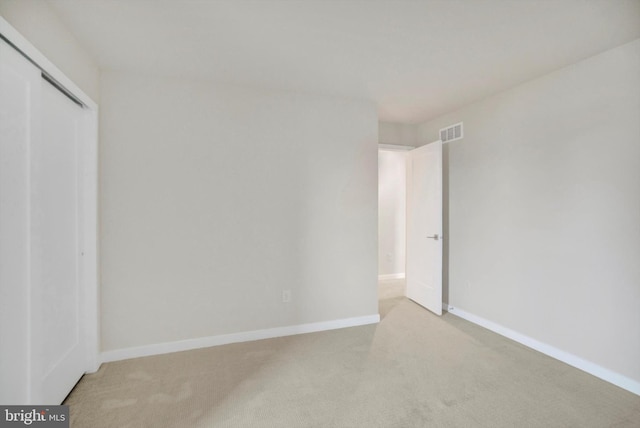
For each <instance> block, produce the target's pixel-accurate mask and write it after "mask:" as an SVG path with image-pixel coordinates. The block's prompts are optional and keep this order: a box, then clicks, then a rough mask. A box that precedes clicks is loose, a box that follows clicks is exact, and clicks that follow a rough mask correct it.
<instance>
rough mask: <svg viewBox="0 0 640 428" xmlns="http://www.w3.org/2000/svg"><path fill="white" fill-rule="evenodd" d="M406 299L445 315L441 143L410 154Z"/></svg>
mask: <svg viewBox="0 0 640 428" xmlns="http://www.w3.org/2000/svg"><path fill="white" fill-rule="evenodd" d="M406 227H407V253H406V284H407V288H406V289H407V297H408V298H409V299H411V300H413V301H414V302H416V303H418V304H420V305H422V306H424V307H425V308H427V309H429V310H430V311H432V312H433V313H435V314H437V315H442V239H443V238H442V142H440V141H436V142H434V143H431V144H427V145H426V146H422V147H419V148H417V149H414V150H411V151H409V152H408V153H407V225H406Z"/></svg>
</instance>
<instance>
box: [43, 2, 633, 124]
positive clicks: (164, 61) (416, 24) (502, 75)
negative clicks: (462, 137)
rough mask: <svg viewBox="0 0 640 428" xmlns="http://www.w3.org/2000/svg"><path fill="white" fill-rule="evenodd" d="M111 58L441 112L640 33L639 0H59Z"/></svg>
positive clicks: (87, 38)
mask: <svg viewBox="0 0 640 428" xmlns="http://www.w3.org/2000/svg"><path fill="white" fill-rule="evenodd" d="M49 3H50V4H51V5H52V7H53V8H54V10H55V11H56V12H57V13H58V15H59V16H60V18H61V19H62V21H63V22H64V23H65V24H66V25H67V26H68V27H69V29H70V30H71V31H72V32H73V33H74V34H75V35H76V36H77V38H78V39H79V40H80V41H81V43H83V44H84V46H85V47H86V49H87V51H88V52H89V53H90V54H92V55H93V56H94V57H95V58H96V59H97V61H98V63H99V65H100V67H101V68H103V69H111V70H123V71H131V72H136V73H152V74H154V75H162V76H173V77H185V78H198V79H200V78H204V79H213V80H216V81H220V82H226V83H233V84H240V85H250V86H261V87H269V88H277V89H288V90H298V91H307V92H315V93H323V94H331V95H337V96H344V97H352V98H361V99H368V100H372V101H374V102H375V103H376V104H377V106H378V111H379V115H380V119H381V120H386V121H396V122H405V123H413V122H420V121H425V120H428V119H432V118H434V117H437V116H439V115H441V114H444V113H446V112H449V111H452V110H454V109H456V108H459V107H461V106H463V105H466V104H468V103H470V102H473V101H475V100H478V99H481V98H484V97H486V96H488V95H491V94H493V93H496V92H499V91H501V90H504V89H507V88H509V87H511V86H514V85H516V84H518V83H520V82H524V81H526V80H529V79H532V78H535V77H537V76H540V75H542V74H545V73H548V72H550V71H553V70H556V69H558V68H561V67H564V66H566V65H569V64H572V63H574V62H576V61H579V60H581V59H583V58H587V57H589V56H591V55H594V54H597V53H599V52H602V51H604V50H607V49H610V48H612V47H615V46H619V45H621V44H624V43H626V42H628V41H631V40H633V39H636V38H638V37H640V0H507V1H505V0H446V1H434V0H424V1H398V0H396V1H393V0H386V1H375V0H369V1H357V0H351V1H349V0H344V1H328V0H325V1H316V0H298V1H295V0H285V1H283V0H257V1H239V0H232V1H231V0H229V1H225V0H218V1H205V0H200V1H196V0H173V1H167V0H156V1H143V0H122V1H121V0H49Z"/></svg>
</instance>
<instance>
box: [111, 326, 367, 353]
mask: <svg viewBox="0 0 640 428" xmlns="http://www.w3.org/2000/svg"><path fill="white" fill-rule="evenodd" d="M379 322H380V315H379V314H374V315H366V316H362V317H355V318H344V319H339V320H332V321H323V322H316V323H310V324H299V325H291V326H286V327H276V328H268V329H264V330H254V331H245V332H241V333H231V334H223V335H220V336H208V337H199V338H197V339H187V340H178V341H175V342H165V343H156V344H153V345H145V346H137V347H134V348H124V349H115V350H113V351H106V352H103V353H102V355H101V360H102V362H104V363H106V362H109V361H119V360H126V359H129V358H138V357H147V356H150V355H160V354H168V353H171V352H180V351H188V350H191V349H198V348H208V347H210V346H218V345H227V344H229V343H238V342H249V341H253V340H261V339H271V338H274V337H283V336H292V335H295V334H304V333H314V332H318V331H325V330H335V329H339V328H345V327H356V326H360V325H367V324H376V323H379Z"/></svg>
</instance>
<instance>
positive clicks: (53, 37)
mask: <svg viewBox="0 0 640 428" xmlns="http://www.w3.org/2000/svg"><path fill="white" fill-rule="evenodd" d="M0 15H2V17H3V18H4V19H5V20H6V21H7V22H9V24H11V26H12V27H14V28H15V29H16V30H18V31H19V32H20V34H22V35H23V36H24V37H25V38H26V39H27V40H29V42H31V44H33V45H34V46H35V47H36V48H37V49H38V50H39V51H40V52H42V54H44V56H46V57H47V59H48V60H49V61H51V62H52V63H53V64H55V65H56V66H57V67H58V68H59V69H60V70H61V71H62V72H63V73H64V74H65V75H66V76H67V77H69V78H70V79H71V80H72V81H73V82H74V83H75V84H76V85H77V86H78V87H79V88H80V89H82V90H83V91H84V92H85V93H86V94H87V95H89V96H90V97H91V98H92V99H93V101H95V102H99V100H100V91H99V86H100V85H99V81H100V72H99V69H98V65H97V63H96V62H95V61H94V59H93V58H92V57H91V56H90V55H88V54H87V52H86V51H85V50H84V48H83V47H82V45H81V44H80V43H79V42H78V40H77V39H76V38H75V37H74V36H73V35H72V34H71V32H69V30H67V28H66V27H65V26H64V24H63V23H62V22H61V21H60V19H59V18H58V16H57V15H56V14H55V12H53V10H51V8H50V7H49V5H48V4H47V2H45V1H42V0H0Z"/></svg>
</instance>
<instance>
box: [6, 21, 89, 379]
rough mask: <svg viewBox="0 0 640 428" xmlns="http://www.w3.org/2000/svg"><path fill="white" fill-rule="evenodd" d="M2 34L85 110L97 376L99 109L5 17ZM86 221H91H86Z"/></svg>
mask: <svg viewBox="0 0 640 428" xmlns="http://www.w3.org/2000/svg"><path fill="white" fill-rule="evenodd" d="M0 33H1V34H2V35H3V36H4V37H5V38H6V39H7V40H8V41H9V42H11V43H12V44H13V45H14V46H15V47H17V48H18V49H19V50H20V51H22V52H23V53H24V54H25V55H27V56H28V57H29V58H30V59H31V61H33V62H35V63H36V64H37V65H38V67H40V68H41V69H42V70H44V71H46V72H47V74H49V76H51V77H52V78H53V79H55V80H56V81H57V82H58V83H59V84H61V85H62V86H64V88H65V89H66V90H68V91H69V92H71V93H72V94H73V95H74V96H75V97H76V98H78V99H79V100H80V101H82V102H83V103H84V104H85V106H86V108H85V109H84V115H85V118H84V122H83V124H82V130H81V132H82V133H83V134H84V138H83V143H84V146H83V147H82V150H81V151H80V155H81V156H82V161H81V165H80V169H81V170H82V177H83V178H84V181H83V185H82V186H80V187H79V191H80V192H81V193H82V196H81V204H82V207H81V211H82V212H83V213H84V219H83V220H82V221H81V224H82V230H81V234H82V242H81V245H82V250H81V251H82V253H83V255H82V256H81V257H82V269H81V272H82V275H81V281H82V283H83V284H84V287H85V288H84V290H83V296H82V303H83V307H84V308H85V309H86V313H85V314H84V316H83V320H82V324H83V332H84V334H85V340H86V344H87V347H86V354H85V355H86V367H85V371H86V372H95V371H97V370H98V368H99V367H100V361H99V355H100V334H99V331H100V328H99V325H100V324H99V322H100V321H99V317H100V310H99V302H98V294H99V293H98V253H97V251H98V234H97V215H98V214H97V201H98V189H97V183H98V149H97V147H98V105H97V104H96V103H95V102H94V101H93V100H92V99H91V97H89V96H88V95H87V94H85V93H84V92H83V91H82V90H81V89H80V88H79V87H78V86H77V85H76V84H75V83H73V81H71V79H69V78H68V77H67V76H66V75H65V74H64V73H63V72H62V71H61V70H60V69H59V68H58V67H56V66H55V65H54V64H53V63H52V62H51V61H49V60H48V59H47V57H45V56H44V55H43V54H42V53H41V52H40V51H39V50H38V49H37V48H36V47H35V46H33V45H32V44H31V43H30V42H29V41H28V40H27V39H26V38H24V37H23V36H22V35H21V34H20V33H19V32H18V31H17V30H16V29H15V28H13V27H12V26H11V24H9V23H8V22H7V21H6V20H5V19H4V18H3V17H2V16H0ZM86 219H89V220H90V221H84V220H86ZM91 220H93V221H91Z"/></svg>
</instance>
